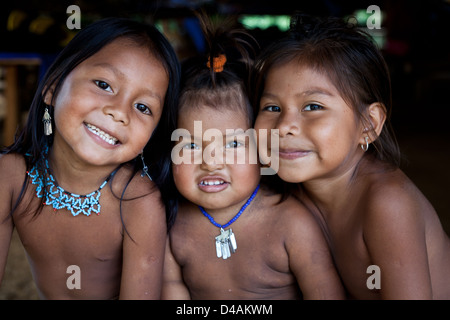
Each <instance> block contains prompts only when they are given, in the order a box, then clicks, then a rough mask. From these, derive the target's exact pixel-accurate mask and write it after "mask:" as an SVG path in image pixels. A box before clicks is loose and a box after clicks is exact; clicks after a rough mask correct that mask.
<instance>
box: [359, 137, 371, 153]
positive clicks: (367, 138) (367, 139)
mask: <svg viewBox="0 0 450 320" xmlns="http://www.w3.org/2000/svg"><path fill="white" fill-rule="evenodd" d="M364 140H365V141H366V144H365V145H364V144H360V146H361V149H363V151H364V152H366V151H367V150H369V137H367V136H366V137H364Z"/></svg>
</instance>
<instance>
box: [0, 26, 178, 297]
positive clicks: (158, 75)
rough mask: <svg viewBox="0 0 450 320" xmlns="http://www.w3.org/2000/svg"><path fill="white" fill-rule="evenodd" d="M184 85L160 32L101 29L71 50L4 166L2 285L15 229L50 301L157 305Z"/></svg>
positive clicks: (0, 170) (81, 36)
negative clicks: (172, 143)
mask: <svg viewBox="0 0 450 320" xmlns="http://www.w3.org/2000/svg"><path fill="white" fill-rule="evenodd" d="M178 83H179V65H178V60H177V57H176V55H175V52H174V50H173V48H172V47H171V45H170V43H169V42H168V41H167V40H166V39H165V37H164V36H163V35H162V34H161V33H160V32H159V31H158V30H157V29H156V28H155V27H153V26H151V25H146V24H143V23H139V22H136V21H133V20H128V19H122V18H108V19H103V20H100V21H97V22H95V23H93V24H91V25H89V26H87V27H86V28H84V29H82V30H81V31H80V32H79V33H78V34H77V35H76V36H75V37H74V39H73V40H72V41H71V42H70V43H69V44H68V45H67V46H66V47H65V48H64V49H63V51H62V52H61V53H60V54H59V56H58V57H57V58H56V60H55V62H54V63H53V64H52V66H50V68H49V70H48V71H47V73H46V75H45V77H44V78H43V80H42V82H41V84H40V85H39V87H38V90H37V92H36V95H35V98H34V100H33V102H32V105H31V108H30V112H29V117H28V120H27V123H26V125H25V128H24V130H23V131H22V132H21V133H20V134H19V135H18V137H17V138H16V141H15V142H14V144H12V145H11V146H9V147H7V148H5V149H4V150H3V151H2V155H1V156H0V190H1V195H0V197H1V198H0V200H1V201H0V202H1V205H0V281H1V279H2V277H3V271H4V268H5V264H6V257H7V253H8V246H9V243H10V239H11V235H12V232H13V229H14V228H16V230H17V232H18V235H19V237H20V240H21V241H22V243H23V245H24V247H25V250H26V253H27V256H28V258H29V261H30V264H31V268H32V274H33V277H34V280H35V282H36V286H37V289H38V293H39V295H40V297H41V298H45V299H111V298H132V299H158V298H159V297H160V290H161V281H160V278H161V272H162V266H163V261H164V260H163V258H164V245H165V237H166V230H167V225H168V224H169V225H170V223H171V221H172V220H173V218H174V216H173V215H172V213H171V212H170V211H169V210H168V211H167V212H166V211H165V209H164V205H165V203H166V201H167V198H165V197H164V196H162V195H161V194H165V193H167V192H161V193H160V191H167V190H169V191H170V184H168V183H167V182H168V181H169V180H168V174H169V171H170V170H169V164H170V163H169V162H168V161H167V159H169V156H170V148H169V147H168V146H167V144H168V143H167V141H164V140H168V138H169V136H170V134H169V133H170V132H171V131H172V130H173V125H172V123H174V121H173V120H172V118H173V115H174V114H175V113H174V108H175V107H176V97H177V95H178ZM158 189H160V190H158ZM73 266H77V267H78V268H77V270H78V274H77V275H76V276H77V277H78V278H77V279H78V280H76V281H75V280H74V281H75V283H71V282H70V279H69V277H70V272H69V271H68V270H72V269H71V268H72V267H73ZM71 279H73V278H71Z"/></svg>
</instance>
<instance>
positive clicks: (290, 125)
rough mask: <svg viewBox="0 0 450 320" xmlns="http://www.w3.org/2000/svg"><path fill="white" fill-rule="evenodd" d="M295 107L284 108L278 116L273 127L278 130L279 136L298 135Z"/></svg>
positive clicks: (298, 128) (297, 117)
mask: <svg viewBox="0 0 450 320" xmlns="http://www.w3.org/2000/svg"><path fill="white" fill-rule="evenodd" d="M298 112H299V111H298V110H297V108H292V109H287V110H286V109H285V110H284V111H283V112H281V114H280V116H279V117H278V121H277V125H276V128H275V129H278V130H279V134H280V137H285V136H289V135H298V134H299V133H300V121H299V116H298Z"/></svg>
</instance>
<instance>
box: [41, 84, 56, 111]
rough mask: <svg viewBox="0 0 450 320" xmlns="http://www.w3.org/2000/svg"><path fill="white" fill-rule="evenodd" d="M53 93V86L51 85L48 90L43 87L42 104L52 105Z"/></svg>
mask: <svg viewBox="0 0 450 320" xmlns="http://www.w3.org/2000/svg"><path fill="white" fill-rule="evenodd" d="M54 93H55V85H52V86H51V87H50V88H48V89H47V86H45V87H44V90H42V99H43V100H44V103H45V104H46V105H48V106H50V105H52V101H53V98H54Z"/></svg>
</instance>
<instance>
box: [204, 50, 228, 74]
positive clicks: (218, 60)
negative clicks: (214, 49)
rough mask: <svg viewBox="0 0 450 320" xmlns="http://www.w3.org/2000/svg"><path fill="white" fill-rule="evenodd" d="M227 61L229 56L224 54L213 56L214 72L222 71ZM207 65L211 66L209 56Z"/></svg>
mask: <svg viewBox="0 0 450 320" xmlns="http://www.w3.org/2000/svg"><path fill="white" fill-rule="evenodd" d="M226 62H227V57H225V55H224V54H221V55H219V56H218V57H214V58H213V64H214V69H213V70H214V72H222V71H223V66H224V65H225V63H226ZM206 66H207V67H208V68H211V63H210V58H209V57H208V62H207V63H206Z"/></svg>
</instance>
